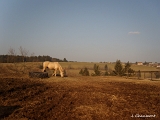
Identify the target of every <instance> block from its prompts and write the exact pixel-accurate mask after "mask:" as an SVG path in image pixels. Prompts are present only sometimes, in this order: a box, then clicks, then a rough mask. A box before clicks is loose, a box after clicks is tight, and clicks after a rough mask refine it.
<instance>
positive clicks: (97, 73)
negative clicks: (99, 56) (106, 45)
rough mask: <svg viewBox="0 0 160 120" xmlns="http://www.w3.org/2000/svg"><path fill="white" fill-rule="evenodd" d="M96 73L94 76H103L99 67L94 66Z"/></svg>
mask: <svg viewBox="0 0 160 120" xmlns="http://www.w3.org/2000/svg"><path fill="white" fill-rule="evenodd" d="M93 69H94V73H93V74H92V76H100V75H101V71H100V70H99V65H96V64H94V67H93Z"/></svg>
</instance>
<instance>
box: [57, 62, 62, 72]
mask: <svg viewBox="0 0 160 120" xmlns="http://www.w3.org/2000/svg"><path fill="white" fill-rule="evenodd" d="M58 64H59V63H58ZM59 71H60V72H62V71H63V68H62V66H61V65H60V64H59Z"/></svg>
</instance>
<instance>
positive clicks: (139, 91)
mask: <svg viewBox="0 0 160 120" xmlns="http://www.w3.org/2000/svg"><path fill="white" fill-rule="evenodd" d="M90 64H91V65H90ZM93 64H94V63H89V64H87V63H85V64H82V63H78V65H77V64H76V63H73V64H72V63H62V66H63V67H64V68H67V73H68V77H65V78H61V77H50V78H46V79H38V78H34V79H33V78H32V79H31V78H29V77H28V73H27V72H28V71H41V69H40V65H41V63H27V65H26V66H27V67H26V70H25V72H26V73H14V72H13V71H14V70H13V68H14V66H12V69H10V68H8V67H7V66H8V64H5V65H4V64H3V65H2V64H1V66H0V67H1V70H0V119H4V120H44V119H45V120H135V119H136V120H141V119H146V120H150V119H153V120H159V119H160V92H159V91H160V81H159V80H156V81H151V80H148V79H144V80H137V79H126V78H122V77H113V76H97V77H95V76H94V77H93V76H88V77H85V76H80V75H79V74H78V72H79V69H80V68H83V67H89V66H90V67H91V68H92V67H93ZM102 66H103V65H102ZM108 66H109V65H108ZM110 67H112V65H110ZM143 69H144V68H143ZM151 69H153V68H151ZM48 72H49V73H50V71H48Z"/></svg>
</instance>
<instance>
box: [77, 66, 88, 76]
mask: <svg viewBox="0 0 160 120" xmlns="http://www.w3.org/2000/svg"><path fill="white" fill-rule="evenodd" d="M79 74H81V75H82V76H89V71H88V69H87V68H86V67H85V68H84V69H81V70H80V71H79Z"/></svg>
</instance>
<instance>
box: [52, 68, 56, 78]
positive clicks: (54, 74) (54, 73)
mask: <svg viewBox="0 0 160 120" xmlns="http://www.w3.org/2000/svg"><path fill="white" fill-rule="evenodd" d="M52 76H55V77H56V69H55V70H54V72H53V74H52Z"/></svg>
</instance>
